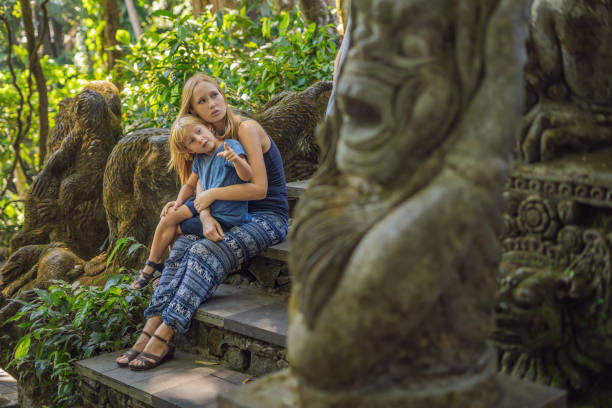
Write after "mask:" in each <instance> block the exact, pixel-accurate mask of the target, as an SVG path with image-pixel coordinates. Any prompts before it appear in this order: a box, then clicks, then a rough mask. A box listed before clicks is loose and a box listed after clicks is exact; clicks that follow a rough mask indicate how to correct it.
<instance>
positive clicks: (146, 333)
mask: <svg viewBox="0 0 612 408" xmlns="http://www.w3.org/2000/svg"><path fill="white" fill-rule="evenodd" d="M140 333H141V334H144V335H145V336H147V337H148V338H151V334H150V333H149V332H148V331H145V330H144V329H143V330H141V331H140Z"/></svg>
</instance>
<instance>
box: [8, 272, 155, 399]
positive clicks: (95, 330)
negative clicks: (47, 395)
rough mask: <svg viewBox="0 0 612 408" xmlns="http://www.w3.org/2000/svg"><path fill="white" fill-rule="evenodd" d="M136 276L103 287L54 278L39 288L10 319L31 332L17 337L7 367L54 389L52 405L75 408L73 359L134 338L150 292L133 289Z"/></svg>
mask: <svg viewBox="0 0 612 408" xmlns="http://www.w3.org/2000/svg"><path fill="white" fill-rule="evenodd" d="M132 280H133V275H115V276H113V277H111V278H110V279H109V280H108V281H107V282H106V285H105V286H104V288H98V287H94V286H80V285H79V283H78V282H75V283H73V284H68V283H65V282H61V281H55V282H53V285H52V286H50V287H49V289H48V290H41V289H35V291H36V298H35V299H34V300H33V301H31V302H21V303H22V307H21V309H20V310H19V312H18V313H17V314H16V315H15V316H13V317H12V318H11V319H9V320H8V321H7V322H6V323H8V322H11V321H18V322H19V323H18V326H19V327H22V328H24V329H26V330H27V332H28V333H27V334H26V335H25V336H23V337H22V338H20V339H19V340H18V341H17V343H16V345H15V347H14V352H13V354H12V356H10V357H9V359H10V361H9V366H14V367H16V368H17V369H18V370H19V375H20V377H21V378H25V377H27V376H31V375H36V377H37V379H38V381H39V382H40V384H41V386H42V387H56V391H55V397H54V399H53V405H54V406H58V407H72V406H77V405H78V402H79V396H78V394H77V393H76V389H77V387H78V383H77V376H76V373H75V371H74V363H75V362H76V361H78V360H82V359H85V358H89V357H92V356H95V355H97V354H100V353H102V352H110V351H115V350H120V349H122V348H126V347H128V346H130V345H132V344H133V343H134V342H135V341H136V338H137V336H138V330H139V329H140V328H141V327H142V324H143V322H144V319H143V311H144V308H145V307H146V305H147V304H148V301H149V298H150V290H149V291H146V290H143V291H135V290H130V289H129V284H130V283H131V282H132Z"/></svg>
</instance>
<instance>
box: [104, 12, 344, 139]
mask: <svg viewBox="0 0 612 408" xmlns="http://www.w3.org/2000/svg"><path fill="white" fill-rule="evenodd" d="M154 14H155V15H156V16H157V17H163V18H164V19H166V20H167V24H168V25H170V27H169V30H168V31H165V32H161V33H160V32H159V30H158V29H157V27H156V26H152V27H151V28H150V29H149V30H148V31H147V32H146V33H144V34H143V35H142V37H141V38H140V39H139V41H138V42H137V43H136V44H134V45H132V46H131V47H128V48H127V49H126V50H125V51H126V54H127V55H126V56H125V57H124V59H123V60H122V61H119V62H118V66H119V68H118V70H117V72H116V75H118V78H119V80H120V81H121V82H122V83H124V84H125V87H124V88H123V92H122V101H123V116H124V123H125V124H126V125H128V127H129V128H132V129H133V128H139V127H142V126H143V124H145V123H147V122H156V123H155V124H154V125H157V126H165V127H168V126H169V125H170V123H171V122H172V120H173V119H174V117H175V115H176V112H177V110H178V106H179V104H180V94H181V89H182V86H183V84H184V82H185V81H186V79H187V78H188V77H189V76H191V75H192V74H193V73H194V72H197V71H202V72H205V73H207V74H209V75H211V76H213V77H215V78H217V79H218V80H220V82H222V86H223V87H224V89H225V91H226V93H227V95H228V99H229V103H230V104H231V105H232V106H234V107H236V108H239V109H246V110H249V109H253V108H256V107H258V106H261V104H262V103H264V102H266V101H268V99H269V98H270V97H271V96H272V95H274V94H276V93H279V92H281V91H284V90H302V89H305V88H306V87H308V86H309V85H311V84H312V83H313V82H316V81H318V80H330V79H331V76H332V72H333V60H334V58H335V56H336V44H335V42H334V40H335V38H333V37H331V36H330V35H329V34H328V32H327V31H326V30H325V27H320V28H318V29H317V28H316V26H315V24H314V23H313V24H309V23H308V22H305V21H304V20H303V18H302V16H301V15H300V13H299V12H293V13H286V12H282V13H280V14H279V15H269V16H266V17H262V18H260V19H258V20H252V19H251V18H249V17H248V16H247V11H246V9H245V8H244V7H242V8H241V9H240V10H229V11H227V14H222V13H217V14H212V13H211V12H210V10H208V11H207V12H205V13H203V14H202V15H201V16H200V17H199V18H197V19H195V18H193V17H192V16H191V15H189V14H187V15H183V16H175V15H174V14H172V13H171V12H169V11H166V10H162V11H158V12H156V13H154ZM146 126H151V123H149V124H147V125H146Z"/></svg>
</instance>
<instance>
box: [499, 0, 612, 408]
mask: <svg viewBox="0 0 612 408" xmlns="http://www.w3.org/2000/svg"><path fill="white" fill-rule="evenodd" d="M611 22H612V3H611V2H609V1H596V2H586V1H575V0H574V1H569V0H568V1H565V0H560V1H556V0H555V1H553V0H536V1H534V2H533V4H532V6H531V38H530V41H529V44H530V47H531V48H530V54H529V61H528V64H527V69H526V78H527V91H528V95H530V97H529V98H528V99H527V104H528V105H527V108H528V110H527V113H526V114H525V116H524V118H523V133H522V137H521V138H520V139H519V145H518V149H517V151H516V153H517V155H518V158H519V159H522V160H520V161H519V162H517V163H515V165H514V166H513V169H512V171H511V176H510V178H509V180H508V182H507V185H506V195H507V198H508V202H509V205H508V207H507V210H506V214H505V216H504V217H505V224H506V229H505V233H504V235H503V238H502V241H503V245H504V256H503V261H502V264H501V275H500V289H499V292H498V297H497V301H496V312H495V319H494V331H493V335H492V339H493V340H494V342H495V344H496V345H497V346H498V348H499V349H500V352H501V355H500V366H501V369H502V371H504V372H507V373H510V374H513V375H515V376H517V377H520V378H525V379H528V380H532V381H537V382H540V383H543V384H550V385H554V386H558V387H561V388H565V389H567V390H569V391H570V394H569V395H570V400H571V401H572V403H574V404H577V406H582V405H580V404H584V406H589V407H607V406H608V405H609V400H610V398H612V394H611V393H610V392H608V391H607V390H608V389H609V388H610V381H609V380H608V377H610V374H611V373H612V371H611V370H610V368H611V367H612V354H611V353H610V350H612V349H611V348H610V347H611V346H612V336H610V335H609V329H608V328H609V327H610V324H611V323H612V320H610V304H609V302H610V301H609V292H610V289H611V288H612V286H611V282H610V273H611V270H610V262H611V258H610V256H611V255H612V254H611V253H610V248H611V247H610V245H611V243H612V241H611V238H612V235H610V234H611V233H612V225H611V224H610V220H612V183H611V182H610V180H611V169H610V168H609V163H610V158H612V148H611V147H610V145H612V133H611V129H612V128H611V123H612V122H611V121H610V120H609V114H610V112H612V110H611V107H612V105H611V103H612V99H611V96H612V85H611V83H610V81H609V72H608V71H609V69H608V68H609V67H610V65H611V63H612V53H611V52H610V51H609V50H608V48H607V46H605V45H604V44H605V43H606V42H607V41H609V39H610V38H611V37H612V25H610V23H611ZM604 401H606V402H604Z"/></svg>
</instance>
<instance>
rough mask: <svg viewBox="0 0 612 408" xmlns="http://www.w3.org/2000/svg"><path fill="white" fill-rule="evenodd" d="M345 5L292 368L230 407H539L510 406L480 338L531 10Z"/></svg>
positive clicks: (486, 318) (311, 196) (299, 290)
mask: <svg viewBox="0 0 612 408" xmlns="http://www.w3.org/2000/svg"><path fill="white" fill-rule="evenodd" d="M351 7H352V9H351V13H352V14H351V20H352V24H353V29H352V31H351V48H350V49H349V51H348V55H347V59H346V62H345V65H344V67H343V70H342V72H341V74H340V79H339V82H338V89H337V91H338V93H337V104H336V112H335V113H334V114H333V115H332V116H331V118H330V120H328V121H326V122H325V127H324V128H323V129H322V130H321V131H320V134H319V138H320V141H321V152H322V155H323V156H322V163H321V165H320V167H319V170H318V171H317V172H316V173H315V175H314V177H313V178H312V180H311V182H310V184H309V186H308V188H307V189H306V191H305V192H304V193H303V194H302V196H301V197H300V201H299V203H298V206H297V208H296V213H295V218H294V223H293V230H292V233H291V245H292V248H297V249H296V250H293V249H292V251H291V254H290V258H289V267H290V271H291V273H292V278H293V281H292V282H293V292H292V298H291V301H290V304H289V313H290V324H289V333H288V344H287V347H288V350H287V353H288V355H287V356H288V361H289V363H290V366H291V370H290V371H286V372H282V373H280V374H277V375H274V376H271V377H268V378H263V379H261V380H260V381H259V382H258V381H256V382H255V383H254V384H252V385H247V386H246V388H241V389H240V390H237V392H236V396H235V397H232V396H231V395H230V396H227V397H222V399H221V400H220V401H219V403H220V404H219V405H220V407H223V408H225V407H238V406H240V407H243V406H249V407H281V406H303V407H423V408H424V407H427V408H437V407H445V408H448V407H462V408H463V407H470V408H480V407H483V408H484V407H502V406H503V407H518V406H521V407H532V406H533V405H532V404H531V403H530V402H528V400H520V398H519V399H518V400H517V399H513V397H511V396H508V395H506V394H505V390H504V387H503V386H502V385H500V382H499V381H498V377H497V375H496V356H495V353H494V352H493V351H492V349H491V348H490V347H489V346H487V343H486V338H487V335H488V333H489V323H490V317H491V315H492V313H493V298H494V292H495V275H496V271H497V269H498V262H499V260H500V257H501V245H500V243H499V240H498V236H499V234H500V233H501V231H502V227H503V218H502V207H503V199H502V191H503V181H504V179H505V177H506V176H507V174H508V170H509V153H510V151H511V148H512V143H513V141H514V136H515V133H516V131H517V130H518V126H517V124H518V123H519V121H518V119H519V118H520V114H521V110H522V104H523V90H522V89H523V87H522V78H523V75H522V72H523V62H524V57H525V56H524V54H525V52H524V48H523V39H524V38H525V34H526V31H527V30H526V28H527V24H526V21H525V20H524V18H523V15H524V14H525V3H524V2H517V1H513V0H510V1H506V0H501V1H497V0H492V1H488V0H487V1H480V0H460V1H456V0H437V1H410V0H405V1H397V0H376V1H372V0H353V1H352V6H351ZM266 387H269V389H270V390H274V391H270V392H271V393H278V392H281V393H282V395H281V396H280V397H278V398H277V399H274V398H273V397H271V398H269V399H266ZM249 390H250V391H249ZM506 390H507V389H506ZM538 406H541V405H538Z"/></svg>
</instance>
